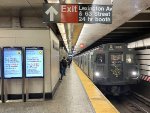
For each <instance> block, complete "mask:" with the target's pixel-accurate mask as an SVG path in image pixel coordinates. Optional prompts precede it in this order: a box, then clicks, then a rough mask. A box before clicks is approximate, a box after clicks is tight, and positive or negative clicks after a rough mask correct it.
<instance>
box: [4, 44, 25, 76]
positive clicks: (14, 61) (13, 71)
mask: <svg viewBox="0 0 150 113" xmlns="http://www.w3.org/2000/svg"><path fill="white" fill-rule="evenodd" d="M22 64H23V58H22V48H20V47H15V48H11V47H4V48H3V66H4V78H21V77H22V75H23V74H22Z"/></svg>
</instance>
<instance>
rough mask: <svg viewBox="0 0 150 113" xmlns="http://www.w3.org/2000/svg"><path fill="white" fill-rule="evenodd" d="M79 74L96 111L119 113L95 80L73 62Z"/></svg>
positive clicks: (98, 112) (99, 112)
mask: <svg viewBox="0 0 150 113" xmlns="http://www.w3.org/2000/svg"><path fill="white" fill-rule="evenodd" d="M73 65H74V67H75V69H76V71H77V74H78V76H79V78H80V80H81V82H82V84H83V86H84V88H85V91H86V93H87V95H88V97H89V100H90V102H91V103H92V106H93V108H94V110H95V112H96V113H119V111H118V110H117V109H116V108H115V107H114V106H113V105H112V104H111V103H110V102H109V101H108V100H107V98H106V97H105V96H104V95H103V94H102V92H101V91H100V90H99V89H98V88H97V87H96V86H95V85H94V84H93V82H92V81H91V80H90V79H89V78H88V77H87V76H86V75H85V74H84V73H83V71H82V70H81V69H80V68H79V67H78V66H77V65H76V64H75V63H73Z"/></svg>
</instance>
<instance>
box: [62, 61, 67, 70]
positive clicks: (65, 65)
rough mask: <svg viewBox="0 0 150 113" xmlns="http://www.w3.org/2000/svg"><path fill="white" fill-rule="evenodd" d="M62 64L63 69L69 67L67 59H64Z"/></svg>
mask: <svg viewBox="0 0 150 113" xmlns="http://www.w3.org/2000/svg"><path fill="white" fill-rule="evenodd" d="M61 63H62V66H63V67H65V68H66V67H67V61H66V60H65V59H62V60H61Z"/></svg>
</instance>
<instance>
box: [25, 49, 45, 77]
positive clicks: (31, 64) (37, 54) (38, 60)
mask: <svg viewBox="0 0 150 113" xmlns="http://www.w3.org/2000/svg"><path fill="white" fill-rule="evenodd" d="M25 54H26V59H25V63H26V77H27V78H41V77H44V51H43V47H26V48H25Z"/></svg>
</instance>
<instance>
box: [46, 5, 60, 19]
mask: <svg viewBox="0 0 150 113" xmlns="http://www.w3.org/2000/svg"><path fill="white" fill-rule="evenodd" d="M45 13H46V14H47V15H48V14H50V21H54V14H55V15H57V14H58V11H57V10H56V9H55V8H53V6H51V7H50V8H49V9H48V10H47V11H46V12H45Z"/></svg>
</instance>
